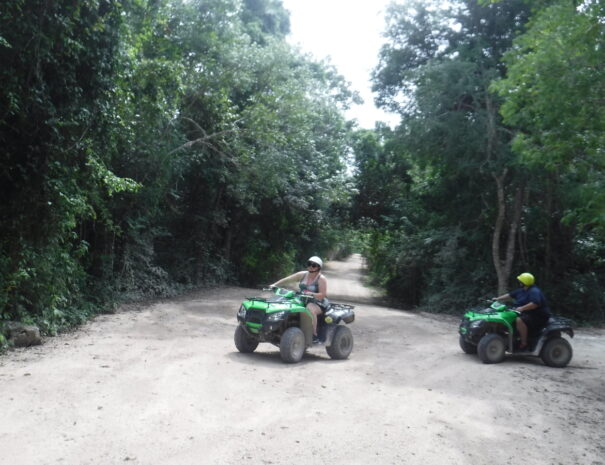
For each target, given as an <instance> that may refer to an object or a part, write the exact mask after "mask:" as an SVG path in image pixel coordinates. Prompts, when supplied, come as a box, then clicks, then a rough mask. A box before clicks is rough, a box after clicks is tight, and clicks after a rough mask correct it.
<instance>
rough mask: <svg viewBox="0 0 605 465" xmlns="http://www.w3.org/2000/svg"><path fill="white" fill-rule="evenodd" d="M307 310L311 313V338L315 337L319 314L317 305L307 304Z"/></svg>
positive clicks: (319, 309) (319, 310)
mask: <svg viewBox="0 0 605 465" xmlns="http://www.w3.org/2000/svg"><path fill="white" fill-rule="evenodd" d="M307 309H308V310H309V312H311V324H312V325H313V336H317V315H320V314H321V308H320V307H319V305H317V304H314V303H310V304H307Z"/></svg>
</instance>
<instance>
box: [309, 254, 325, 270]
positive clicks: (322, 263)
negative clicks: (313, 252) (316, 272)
mask: <svg viewBox="0 0 605 465" xmlns="http://www.w3.org/2000/svg"><path fill="white" fill-rule="evenodd" d="M307 262H313V263H317V264H318V265H319V268H323V266H324V262H322V261H321V258H319V257H316V256H313V257H311V258H309V260H307Z"/></svg>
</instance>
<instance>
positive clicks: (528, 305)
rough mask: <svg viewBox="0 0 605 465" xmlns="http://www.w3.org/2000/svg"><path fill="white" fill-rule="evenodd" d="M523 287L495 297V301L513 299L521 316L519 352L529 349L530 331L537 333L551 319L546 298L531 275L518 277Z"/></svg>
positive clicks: (519, 317)
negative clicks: (528, 336)
mask: <svg viewBox="0 0 605 465" xmlns="http://www.w3.org/2000/svg"><path fill="white" fill-rule="evenodd" d="M517 280H518V281H519V284H520V286H521V287H519V288H518V289H515V290H513V291H511V292H509V293H508V294H503V295H501V296H499V297H495V298H494V300H506V299H513V300H514V301H515V305H516V306H517V308H516V310H517V311H518V312H521V314H520V315H519V316H518V317H517V319H516V325H517V331H519V336H520V338H521V345H520V346H519V350H526V349H527V334H528V329H529V330H531V331H532V332H537V331H539V330H540V329H542V328H544V327H545V326H546V324H547V323H548V319H549V318H550V317H551V313H550V308H549V307H548V302H547V301H546V297H544V294H542V291H541V290H540V289H539V288H538V286H536V285H535V284H534V283H535V282H536V280H535V278H534V276H533V275H532V274H531V273H521V274H520V275H519V276H517Z"/></svg>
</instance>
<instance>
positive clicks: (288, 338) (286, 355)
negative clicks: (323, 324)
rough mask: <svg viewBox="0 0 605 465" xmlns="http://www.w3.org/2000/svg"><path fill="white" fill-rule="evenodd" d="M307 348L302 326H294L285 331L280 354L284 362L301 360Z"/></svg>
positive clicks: (280, 343) (280, 345)
mask: <svg viewBox="0 0 605 465" xmlns="http://www.w3.org/2000/svg"><path fill="white" fill-rule="evenodd" d="M305 348H306V347H305V333H303V332H302V330H301V329H300V328H297V327H296V326H292V327H290V328H288V329H286V331H284V334H283V335H282V337H281V341H280V342H279V354H280V355H281V358H282V360H283V361H284V362H286V363H298V362H300V360H301V359H302V357H303V355H304V353H305Z"/></svg>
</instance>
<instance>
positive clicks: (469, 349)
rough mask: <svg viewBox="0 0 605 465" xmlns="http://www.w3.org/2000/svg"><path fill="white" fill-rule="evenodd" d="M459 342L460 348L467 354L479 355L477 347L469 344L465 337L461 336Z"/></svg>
mask: <svg viewBox="0 0 605 465" xmlns="http://www.w3.org/2000/svg"><path fill="white" fill-rule="evenodd" d="M458 342H459V343H460V348H461V349H462V350H463V351H464V353H465V354H476V353H477V346H476V345H475V344H471V343H470V342H467V341H466V339H464V336H463V335H462V334H461V335H460V338H459V339H458Z"/></svg>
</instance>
